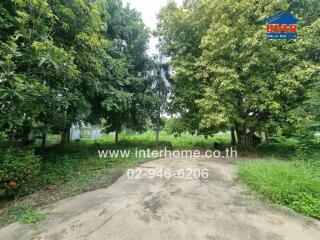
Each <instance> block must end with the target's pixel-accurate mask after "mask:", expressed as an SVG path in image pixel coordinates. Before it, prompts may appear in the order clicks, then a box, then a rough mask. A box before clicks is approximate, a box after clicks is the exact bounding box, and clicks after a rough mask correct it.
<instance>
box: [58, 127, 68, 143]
mask: <svg viewBox="0 0 320 240" xmlns="http://www.w3.org/2000/svg"><path fill="white" fill-rule="evenodd" d="M68 143H70V125H68V126H66V127H65V128H63V130H62V133H61V142H60V145H61V147H64V145H65V144H68Z"/></svg>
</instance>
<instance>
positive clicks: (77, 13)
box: [0, 0, 161, 144]
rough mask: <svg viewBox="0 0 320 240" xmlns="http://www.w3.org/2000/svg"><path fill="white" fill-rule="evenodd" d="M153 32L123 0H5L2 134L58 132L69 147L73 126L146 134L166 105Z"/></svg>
mask: <svg viewBox="0 0 320 240" xmlns="http://www.w3.org/2000/svg"><path fill="white" fill-rule="evenodd" d="M149 35H150V31H149V29H148V28H146V26H145V25H144V23H143V21H142V19H141V16H140V14H139V13H138V12H137V11H136V10H133V9H131V8H130V7H129V6H124V5H123V4H122V2H121V1H120V0H2V1H1V2H0V69H1V72H0V111H1V116H0V132H1V133H2V136H4V137H5V138H7V139H9V140H22V141H23V142H24V143H26V144H27V143H28V134H29V133H30V131H34V132H35V133H37V134H40V135H41V136H42V138H43V141H45V138H46V134H47V133H59V134H61V143H62V144H64V143H67V142H69V141H70V132H69V131H70V128H71V126H72V125H73V124H79V123H91V124H97V123H101V122H103V124H104V126H105V129H106V130H107V131H109V132H110V131H115V132H116V136H118V133H119V132H120V131H121V128H122V127H123V126H127V127H129V128H132V129H134V130H137V131H142V130H144V129H145V127H146V125H147V124H146V122H147V121H149V120H150V119H154V118H153V117H152V116H154V115H155V112H157V109H159V108H160V105H161V100H160V99H159V98H158V97H157V96H158V93H157V89H155V87H154V86H155V82H156V83H157V81H156V78H157V70H155V69H157V63H156V61H154V60H153V59H151V58H150V57H149V56H148V54H147V48H148V38H149ZM4 137H3V138H4ZM116 140H117V137H116ZM44 144H45V142H44Z"/></svg>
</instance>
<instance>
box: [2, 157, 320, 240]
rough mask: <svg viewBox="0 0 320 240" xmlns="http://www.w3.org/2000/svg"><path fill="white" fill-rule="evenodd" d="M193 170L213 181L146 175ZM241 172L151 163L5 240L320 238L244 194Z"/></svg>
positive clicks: (190, 163)
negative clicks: (237, 175) (34, 227)
mask: <svg viewBox="0 0 320 240" xmlns="http://www.w3.org/2000/svg"><path fill="white" fill-rule="evenodd" d="M186 168H191V169H205V168H206V169H208V171H209V176H208V178H207V179H205V178H200V179H196V178H192V179H181V178H178V176H174V177H171V178H168V179H167V178H164V177H163V178H160V177H156V178H153V179H152V178H149V177H148V176H143V175H148V174H149V172H150V169H156V170H159V169H170V171H172V172H171V173H174V172H175V171H177V170H178V169H186ZM234 168H235V166H234V164H233V162H231V161H224V160H217V159H215V160H214V159H205V158H201V159H160V160H155V161H151V162H148V163H146V164H144V165H142V166H141V169H142V174H141V175H142V177H141V178H140V179H129V178H128V177H127V175H126V174H125V175H124V176H122V177H121V178H120V179H119V180H118V181H117V182H116V183H115V184H113V185H112V186H110V187H109V188H106V189H100V190H97V191H93V192H89V193H85V194H82V195H79V196H76V197H74V198H71V199H66V200H62V201H59V202H57V203H56V204H55V205H54V207H53V209H52V210H51V212H52V214H51V215H50V217H49V218H48V219H47V220H46V221H44V222H42V223H41V224H40V226H39V227H38V229H37V230H30V228H28V227H26V226H22V225H20V224H17V223H15V224H12V225H10V226H8V227H6V228H3V229H1V230H0V239H1V240H11V239H12V240H17V239H34V240H40V239H48V240H61V239H68V240H69V239H70V240H71V239H74V240H82V239H90V240H93V239H94V240H104V239H106V240H109V239H110V240H117V239H130V240H131V239H137V240H138V239H139V240H144V239H146V240H147V239H148V240H150V239H151V240H153V239H154V240H157V239H159V240H160V239H161V240H163V239H175V240H176V239H181V240H185V239H190V240H191V239H192V240H193V239H204V240H211V239H212V240H227V239H229V240H231V239H239V240H242V239H252V240H260V239H266V240H267V239H268V240H269V239H272V240H280V239H287V240H295V239H296V240H301V239H305V240H319V239H320V223H319V222H318V221H315V220H310V219H306V218H304V217H302V216H300V215H298V214H293V213H292V212H291V211H284V210H281V211H280V210H279V209H273V208H272V207H270V206H269V207H267V206H266V204H264V203H261V202H259V201H256V200H252V199H250V198H249V197H248V196H246V195H244V194H241V188H240V187H239V184H237V183H236V182H235V181H234ZM173 175H174V174H173Z"/></svg>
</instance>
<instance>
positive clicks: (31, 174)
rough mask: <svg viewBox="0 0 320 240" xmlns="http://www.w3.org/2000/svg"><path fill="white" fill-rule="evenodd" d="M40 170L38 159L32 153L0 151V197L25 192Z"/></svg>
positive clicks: (14, 149) (11, 149) (11, 150)
mask: <svg viewBox="0 0 320 240" xmlns="http://www.w3.org/2000/svg"><path fill="white" fill-rule="evenodd" d="M39 169H40V159H39V157H37V156H36V155H35V154H34V152H33V151H30V150H21V149H16V148H9V149H3V150H0V197H3V196H12V195H16V194H18V193H20V191H21V190H26V188H27V187H28V184H29V183H31V182H32V181H33V180H35V178H36V176H37V174H38V172H39Z"/></svg>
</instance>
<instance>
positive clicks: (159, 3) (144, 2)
mask: <svg viewBox="0 0 320 240" xmlns="http://www.w3.org/2000/svg"><path fill="white" fill-rule="evenodd" d="M122 1H123V3H124V4H126V3H129V4H130V6H131V8H135V9H136V10H137V11H138V12H140V13H141V17H142V19H143V21H144V23H145V25H146V26H147V27H149V28H150V29H151V30H156V28H157V14H158V13H159V12H160V9H161V7H164V6H165V5H166V4H167V0H122ZM176 2H177V3H179V4H180V3H182V0H176ZM157 43H158V40H157V39H156V38H154V37H151V38H150V42H149V54H150V55H152V54H157V53H158V51H157V48H156V45H157Z"/></svg>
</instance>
